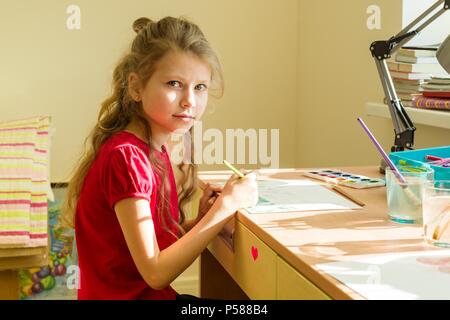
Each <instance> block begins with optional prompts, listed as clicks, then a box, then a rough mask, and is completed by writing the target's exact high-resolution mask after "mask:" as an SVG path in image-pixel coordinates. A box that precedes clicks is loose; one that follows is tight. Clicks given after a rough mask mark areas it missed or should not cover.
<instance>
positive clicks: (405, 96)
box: [387, 45, 448, 107]
mask: <svg viewBox="0 0 450 320" xmlns="http://www.w3.org/2000/svg"><path fill="white" fill-rule="evenodd" d="M438 46H439V45H431V46H421V47H402V48H400V49H399V50H398V51H397V53H396V55H395V57H394V59H393V60H389V61H388V62H387V64H388V68H389V72H390V74H391V77H392V79H393V82H394V87H395V90H396V92H397V96H398V97H399V98H400V99H401V100H402V104H403V106H404V107H413V106H414V103H413V101H414V100H415V99H416V98H417V97H418V96H421V86H422V85H424V84H425V83H426V81H428V80H430V79H431V77H432V76H439V77H446V76H448V74H447V73H446V72H445V70H444V69H443V68H442V67H441V66H440V64H439V63H438V61H437V59H436V51H437V48H438Z"/></svg>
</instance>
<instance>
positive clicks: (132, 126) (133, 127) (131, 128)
mask: <svg viewBox="0 0 450 320" xmlns="http://www.w3.org/2000/svg"><path fill="white" fill-rule="evenodd" d="M125 131H127V132H130V133H132V134H134V135H135V136H137V137H138V138H139V139H141V140H142V141H144V142H145V143H147V144H149V145H150V141H148V139H147V137H146V135H145V128H143V127H142V124H141V123H138V122H137V121H135V120H134V121H131V122H130V123H129V124H128V125H127V126H126V128H125ZM164 144H165V141H159V142H158V141H155V139H152V141H151V146H152V147H153V148H155V149H156V150H157V151H159V152H161V151H162V149H163V148H162V146H163V145H164Z"/></svg>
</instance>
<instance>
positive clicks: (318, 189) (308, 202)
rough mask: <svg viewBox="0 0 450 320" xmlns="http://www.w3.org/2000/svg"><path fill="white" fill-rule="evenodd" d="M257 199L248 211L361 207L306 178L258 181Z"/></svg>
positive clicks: (263, 211)
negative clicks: (255, 203) (256, 202)
mask: <svg viewBox="0 0 450 320" xmlns="http://www.w3.org/2000/svg"><path fill="white" fill-rule="evenodd" d="M258 188H259V201H258V204H257V205H256V206H255V207H251V208H246V210H247V211H248V212H250V213H272V212H290V211H312V210H349V209H360V208H361V207H360V206H359V205H357V204H355V203H354V202H352V201H350V200H348V199H347V198H345V197H343V196H341V195H339V194H337V193H335V192H333V191H332V190H330V189H328V188H326V187H324V186H322V185H320V184H318V183H316V182H313V181H309V180H262V181H258Z"/></svg>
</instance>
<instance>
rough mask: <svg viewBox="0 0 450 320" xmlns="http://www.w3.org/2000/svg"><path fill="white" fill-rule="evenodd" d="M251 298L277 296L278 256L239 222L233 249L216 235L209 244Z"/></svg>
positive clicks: (234, 235)
mask: <svg viewBox="0 0 450 320" xmlns="http://www.w3.org/2000/svg"><path fill="white" fill-rule="evenodd" d="M208 248H209V250H210V252H211V253H212V254H213V255H214V257H215V258H216V259H217V260H218V261H219V262H220V263H221V265H222V266H223V267H224V268H225V270H227V272H228V273H229V274H230V275H231V277H232V278H233V279H234V281H236V283H237V284H238V285H239V287H241V289H242V290H243V291H244V292H245V294H247V296H248V297H249V298H250V299H276V276H277V275H276V265H277V255H276V254H275V252H274V251H272V249H270V248H269V247H268V246H267V245H266V244H265V243H264V242H262V241H261V240H260V239H259V238H257V237H256V236H255V235H254V234H253V233H252V232H251V231H250V230H249V229H247V228H246V227H244V225H242V224H241V223H240V222H238V221H237V222H236V225H235V229H234V234H233V250H232V249H231V248H230V247H229V246H228V245H226V244H225V241H224V240H223V239H222V238H220V237H217V238H216V239H215V240H214V241H213V242H212V243H211V244H210V246H209V247H208Z"/></svg>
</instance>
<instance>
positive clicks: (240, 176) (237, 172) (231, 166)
mask: <svg viewBox="0 0 450 320" xmlns="http://www.w3.org/2000/svg"><path fill="white" fill-rule="evenodd" d="M223 164H224V165H226V166H227V167H228V168H229V169H230V170H231V171H233V172H234V173H235V174H236V175H237V176H238V177H239V178H244V177H245V175H244V174H243V173H242V172H240V171H239V170H238V169H236V168H235V167H234V166H233V165H232V164H231V163H229V162H228V161H227V160H223Z"/></svg>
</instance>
